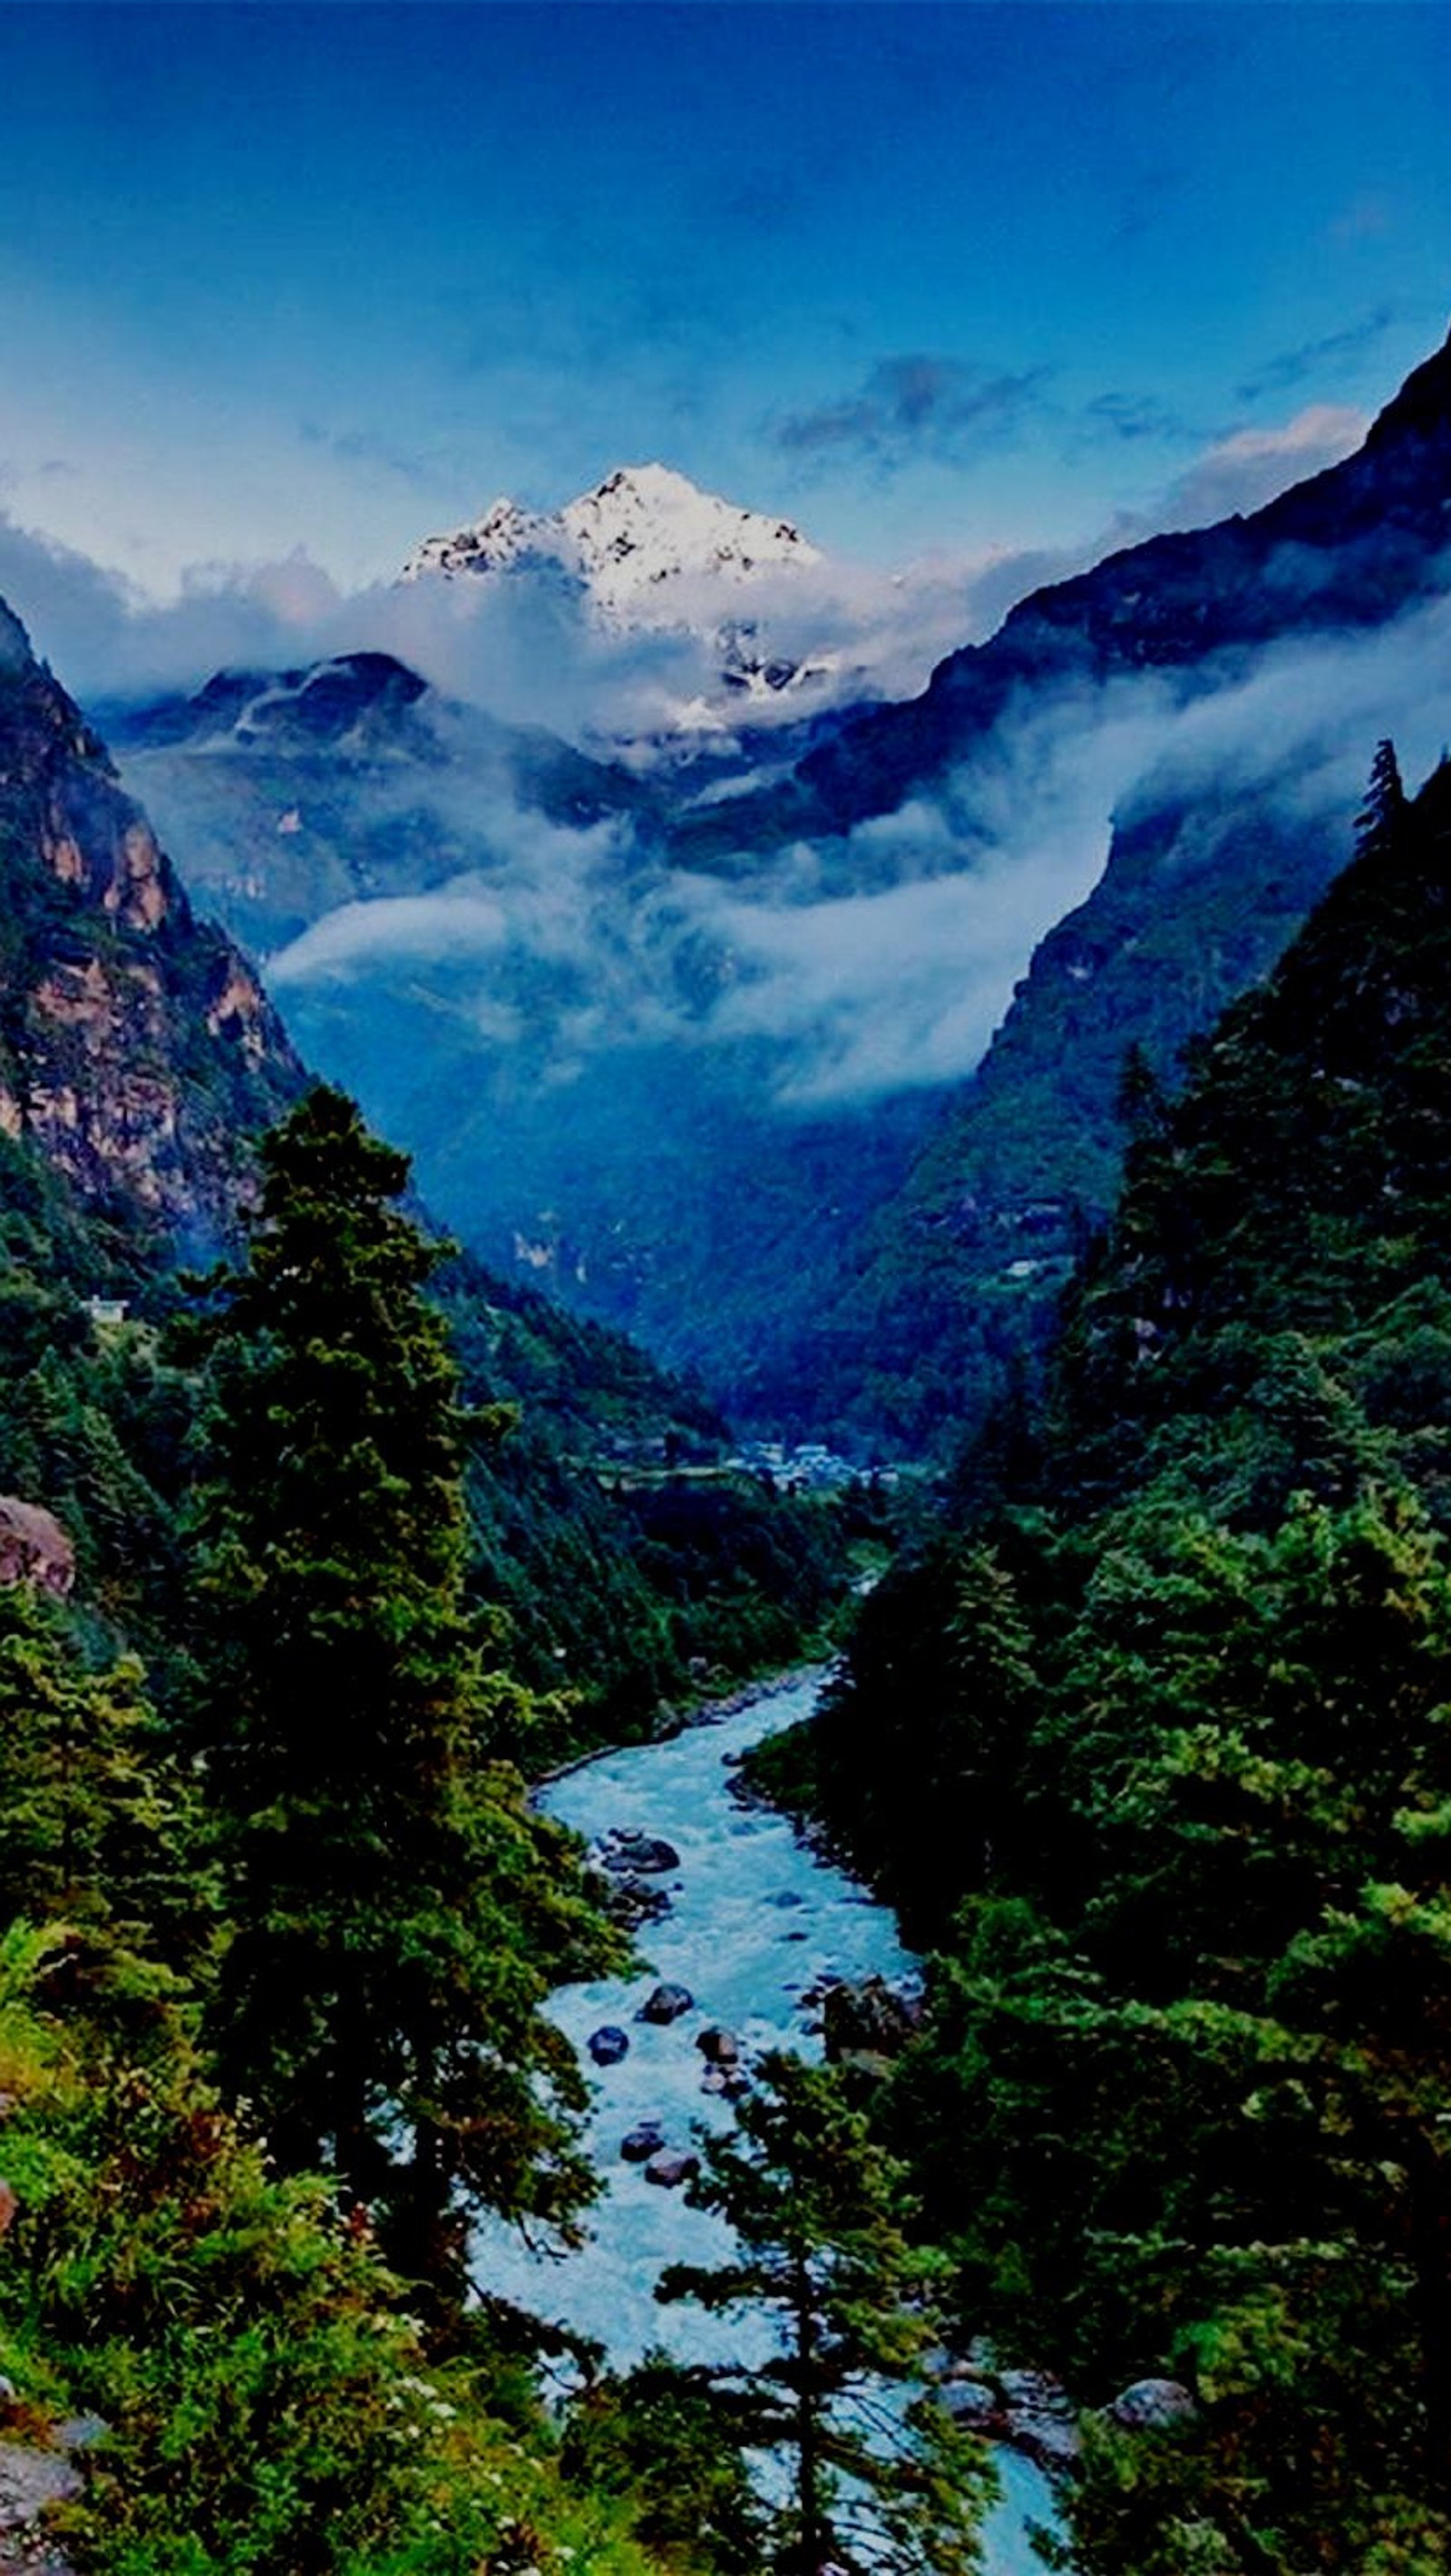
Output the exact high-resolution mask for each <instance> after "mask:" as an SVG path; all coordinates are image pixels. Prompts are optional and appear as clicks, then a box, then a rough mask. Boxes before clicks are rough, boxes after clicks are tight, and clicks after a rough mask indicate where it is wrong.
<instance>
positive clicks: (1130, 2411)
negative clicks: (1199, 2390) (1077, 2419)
mask: <svg viewBox="0 0 1451 2576" xmlns="http://www.w3.org/2000/svg"><path fill="white" fill-rule="evenodd" d="M1104 2412H1105V2414H1106V2415H1107V2417H1108V2419H1109V2422H1110V2423H1111V2424H1121V2425H1122V2426H1123V2428H1124V2431H1125V2432H1126V2433H1165V2432H1170V2431H1172V2430H1173V2429H1175V2428H1176V2427H1177V2426H1179V2425H1181V2424H1188V2423H1191V2422H1192V2421H1193V2419H1194V2417H1195V2416H1196V2415H1197V2414H1198V2412H1199V2409H1198V2407H1197V2406H1196V2404H1195V2402H1194V2399H1193V2397H1192V2396H1191V2394H1190V2392H1189V2390H1188V2389H1187V2388H1186V2387H1185V2386H1184V2383H1183V2381H1182V2380H1179V2379H1136V2380H1135V2381H1134V2382H1133V2385H1132V2386H1131V2387H1129V2388H1124V2389H1121V2390H1120V2391H1119V2394H1118V2396H1117V2397H1116V2398H1115V2399H1114V2401H1113V2404H1112V2405H1111V2406H1108V2407H1105V2409H1104Z"/></svg>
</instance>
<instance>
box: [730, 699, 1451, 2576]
mask: <svg viewBox="0 0 1451 2576" xmlns="http://www.w3.org/2000/svg"><path fill="white" fill-rule="evenodd" d="M1448 995H1451V767H1448V766H1447V765H1446V764H1444V763H1443V765H1442V767H1441V768H1440V769H1439V770H1438V771H1437V773H1436V774H1435V776H1434V777H1433V778H1432V779H1431V780H1430V782H1429V784H1428V785H1427V786H1426V787H1425V788H1424V790H1423V791H1422V793H1421V794H1420V795H1419V796H1418V797H1417V798H1416V799H1415V800H1414V802H1408V801H1407V799H1406V798H1405V796H1404V795H1403V793H1402V789H1401V785H1400V780H1399V777H1398V775H1397V772H1396V766H1395V760H1394V754H1393V753H1392V751H1391V749H1390V746H1389V745H1383V746H1382V748H1381V751H1380V753H1379V754H1378V756H1377V760H1376V765H1375V770H1374V774H1373V778H1372V784H1371V791H1370V795H1369V798H1368V802H1367V807H1366V811H1365V813H1364V815H1363V817H1362V818H1361V823H1360V828H1359V835H1358V846H1357V851H1356V855H1355V857H1354V859H1353V862H1352V864H1351V865H1350V866H1349V867H1348V868H1347V870H1346V871H1345V873H1344V875H1343V876H1342V877H1341V878H1340V879H1339V880H1338V881H1337V883H1336V884H1335V886H1334V887H1333V889H1332V891H1331V893H1330V894H1329V896H1328V897H1327V898H1326V899H1325V901H1324V902H1323V903H1322V905H1321V906H1320V908H1319V910H1318V911H1317V912H1316V913H1315V915H1314V916H1313V917H1312V919H1311V921H1310V923H1309V924H1308V926H1307V927H1306V929H1305V930H1304V932H1303V933H1302V934H1301V936H1300V937H1299V938H1298V939H1297V941H1296V942H1295V944H1294V946H1293V947H1292V949H1291V950H1290V951H1289V953H1288V954H1287V956H1286V958H1285V960H1284V961H1283V964H1282V966H1281V968H1280V969H1279V971H1278V972H1277V974H1276V975H1275V976H1274V977H1273V979H1272V980H1271V981H1270V983H1269V984H1268V985H1267V986H1265V987H1263V988H1261V989H1260V990H1258V991H1257V992H1255V993H1254V994H1252V995H1250V996H1248V997H1247V998H1246V999H1244V1000H1243V1001H1242V1002H1240V1003H1239V1004H1237V1005H1236V1006H1235V1007H1234V1008H1233V1009H1232V1010H1231V1011H1230V1013H1229V1014H1228V1015H1227V1017H1226V1019H1225V1020H1224V1021H1223V1022H1222V1023H1221V1025H1220V1027H1219V1029H1218V1031H1217V1032H1216V1034H1215V1035H1214V1036H1213V1037H1212V1038H1211V1039H1210V1040H1209V1041H1208V1042H1207V1043H1205V1044H1204V1045H1202V1046H1201V1047H1200V1048H1199V1049H1198V1051H1197V1052H1196V1054H1195V1056H1194V1058H1193V1060H1192V1063H1191V1066H1190V1070H1189V1077H1188V1080H1187V1085H1186V1088H1185V1089H1184V1091H1183V1094H1182V1096H1181V1097H1179V1098H1178V1099H1176V1100H1172V1101H1171V1100H1168V1099H1166V1098H1165V1097H1164V1096H1163V1095H1162V1094H1161V1093H1160V1091H1159V1090H1158V1088H1157V1086H1156V1085H1155V1084H1154V1083H1153V1082H1152V1081H1151V1080H1149V1079H1148V1078H1147V1077H1146V1076H1144V1074H1143V1073H1142V1071H1141V1070H1139V1069H1138V1068H1133V1067H1131V1068H1130V1077H1129V1087H1130V1091H1131V1094H1132V1105H1133V1108H1134V1114H1135V1125H1136V1138H1137V1141H1136V1143H1135V1146H1134V1148H1133V1151H1132V1154H1131V1157H1130V1162H1129V1170H1128V1178H1127V1183H1126V1188H1125V1192H1124V1196H1123V1200H1122V1203H1121V1207H1120V1210H1119V1213H1118V1216H1117V1218H1116V1220H1115V1222H1114V1224H1113V1227H1112V1229H1111V1231H1110V1233H1109V1235H1108V1237H1107V1239H1106V1240H1105V1241H1104V1242H1103V1243H1102V1244H1100V1245H1099V1246H1098V1247H1097V1248H1096V1249H1095V1250H1094V1252H1093V1253H1092V1254H1091V1255H1090V1256H1089V1257H1088V1259H1087V1260H1086V1261H1085V1262H1084V1264H1083V1265H1082V1266H1081V1267H1080V1270H1079V1273H1078V1276H1077V1279H1076V1282H1075V1284H1074V1286H1073V1288H1072V1291H1071V1293H1070V1296H1069V1299H1068V1305H1067V1312H1066V1317H1065V1321H1064V1328H1063V1332H1062V1338H1061V1341H1060V1344H1059V1347H1058V1352H1057V1357H1056V1362H1055V1364H1054V1367H1053V1371H1052V1375H1051V1380H1050V1384H1049V1388H1048V1392H1047V1395H1046V1397H1045V1398H1044V1400H1043V1401H1042V1402H1041V1403H1035V1404H1033V1405H1027V1404H1020V1405H1016V1406H1008V1407H1005V1408H1003V1410H1002V1412H1001V1413H1000V1415H999V1417H998V1419H997V1421H996V1422H995V1424H994V1426H993V1428H992V1430H991V1432H990V1434H989V1435H988V1436H987V1437H986V1438H985V1439H984V1440H983V1441H982V1442H981V1443H980V1445H979V1449H978V1452H977V1454H976V1457H975V1459H974V1460H973V1461H972V1462H971V1464H970V1468H969V1472H968V1473H967V1475H966V1477H965V1479H964V1498H965V1499H964V1508H963V1512H962V1516H961V1524H960V1526H959V1527H958V1528H957V1530H956V1531H955V1533H954V1534H953V1535H952V1536H951V1537H950V1538H944V1539H943V1540H942V1541H941V1542H940V1543H939V1544H937V1545H936V1546H935V1547H934V1548H933V1549H931V1550H930V1551H929V1552H928V1553H927V1555H926V1556H925V1557H922V1558H920V1559H919V1560H918V1561H917V1562H916V1563H914V1564H912V1565H910V1566H904V1567H902V1568H901V1569H900V1570H898V1571H897V1572H896V1573H895V1574H893V1575H892V1576H891V1577H889V1578H888V1579H887V1580H886V1581H885V1582H884V1583H883V1584H882V1585H881V1587H880V1589H879V1590H878V1591H877V1593H876V1594H875V1595H874V1596H873V1598H872V1599H871V1600H870V1601H869V1602H868V1603H867V1604H866V1606H865V1608H864V1611H863V1615H862V1618H861V1622H860V1628H859V1632H858V1635H857V1639H856V1642H855V1644H854V1646H853V1648H852V1651H851V1655H850V1660H849V1665H848V1668H847V1671H846V1673H845V1675H844V1677H843V1679H842V1681H841V1683H840V1685H839V1687H838V1688H837V1689H836V1690H835V1691H834V1693H833V1694H832V1695H831V1697H830V1699H829V1701H828V1703H827V1706H826V1709H825V1712H824V1714H823V1717H822V1719H821V1721H820V1723H819V1725H818V1726H817V1727H815V1728H814V1729H813V1730H811V1731H810V1732H807V1733H802V1732H799V1731H798V1733H797V1734H796V1735H795V1736H793V1737H788V1738H785V1739H782V1741H781V1742H780V1744H779V1745H778V1746H777V1747H776V1748H775V1750H774V1752H773V1754H772V1755H771V1757H770V1761H769V1764H768V1766H767V1768H768V1771H769V1775H770V1777H771V1778H772V1779H773V1780H774V1782H775V1784H776V1786H777V1787H778V1788H780V1789H783V1790H784V1791H785V1793H786V1794H787V1795H789V1796H791V1797H793V1798H794V1799H796V1801H797V1802H798V1803H800V1804H801V1805H803V1806H805V1807H807V1808H809V1809H812V1810H813V1811H814V1812H815V1813H816V1814H817V1815H818V1816H819V1817H822V1818H824V1819H825V1821H826V1823H827V1825H828V1828H829V1830H831V1831H832V1832H833V1833H834V1834H835V1835H836V1836H837V1838H838V1839H839V1840H840V1841H841V1842H842V1844H843V1845H844V1846H845V1847H846V1849H847V1850H848V1851H849V1852H850V1853H851V1854H852V1856H853V1857H854V1858H856V1859H857V1860H858V1861H859V1862H860V1863H862V1864H863V1865H865V1866H866V1867H868V1868H869V1869H870V1870H871V1871H872V1872H873V1874H874V1875H875V1876H876V1878H877V1880H878V1882H879V1884H880V1885H881V1886H882V1887H883V1888H884V1890H886V1891H887V1892H888V1893H890V1894H891V1895H892V1896H893V1897H894V1898H895V1900H896V1901H897V1902H898V1904H899V1905H900V1906H901V1908H902V1910H903V1912H904V1915H905V1918H906V1921H907V1923H908V1926H909V1928H910V1929H911V1930H912V1931H913V1932H914V1933H915V1935H916V1936H917V1938H918V1939H919V1940H921V1941H924V1942H929V1943H931V1944H933V1945H934V1946H935V1948H936V1951H937V1957H936V1959H935V1962H934V1965H933V1968H932V1972H931V1978H930V1986H929V1998H928V2009H927V2016H926V2023H925V2028H924V2031H923V2034H922V2037H921V2039H920V2041H919V2042H918V2043H917V2044H916V2045H915V2046H914V2047H913V2048H912V2049H911V2050H910V2051H909V2052H908V2054H907V2056H906V2057H905V2058H904V2059H903V2061H902V2062H901V2064H900V2065H899V2067H898V2068H897V2070H896V2072H895V2074H894V2076H893V2078H892V2080H891V2082H890V2085H889V2086H888V2087H887V2088H886V2089H885V2092H884V2096H883V2101H882V2108H881V2120H882V2124H883V2126H884V2129H885V2133H886V2135H887V2136H888V2137H889V2139H890V2140H891V2141H892V2143H894V2144H895V2145H896V2146H897V2147H898V2148H899V2149H900V2150H902V2151H904V2152H906V2153H907V2154H908V2155H909V2157H910V2160H911V2163H912V2167H913V2170H914V2174H915V2177H916V2179H917V2182H918V2185H919V2187H920V2189H921V2191H922V2193H923V2198H924V2203H925V2210H926V2219H927V2223H928V2225H929V2227H930V2229H931V2231H932V2232H933V2233H934V2234H935V2235H936V2236H937V2237H938V2239H939V2240H940V2241H944V2242H946V2243H948V2244H949V2245H950V2247H951V2249H952V2257H953V2261H954V2265H955V2271H956V2285H957V2286H956V2299H957V2305H958V2309H959V2315H960V2320H961V2323H962V2326H963V2328H964V2330H965V2331H968V2332H986V2333H987V2334H989V2335H990V2336H991V2338H992V2339H993V2342H994V2344H995V2345H996V2347H997V2348H998V2350H999V2352H1000V2354H1001V2355H1002V2356H1003V2357H1004V2358H1011V2359H1013V2360H1016V2361H1026V2362H1031V2363H1037V2364H1042V2365H1049V2366H1053V2367H1056V2368H1057V2369H1058V2370H1060V2371H1061V2372H1062V2374H1063V2376H1064V2377H1065V2378H1066V2380H1067V2381H1068V2383H1069V2385H1070V2386H1071V2387H1072V2388H1073V2389H1074V2390H1075V2392H1076V2393H1077V2394H1078V2395H1079V2397H1080V2398H1081V2400H1082V2401H1083V2402H1084V2403H1085V2405H1086V2406H1088V2408H1089V2409H1090V2412H1089V2414H1088V2415H1087V2417H1086V2418H1085V2448H1084V2457H1083V2464H1082V2468H1081V2472H1080V2474H1079V2476H1078V2477H1077V2479H1076V2480H1075V2481H1074V2482H1073V2484H1072V2486H1071V2488H1070V2490H1069V2495H1068V2510H1069V2514H1070V2519H1071V2525H1072V2535H1073V2551H1074V2564H1075V2566H1077V2567H1078V2568H1079V2569H1080V2570H1082V2571H1083V2576H1186V2571H1189V2570H1193V2571H1195V2576H1201V2571H1202V2572H1203V2576H1209V2571H1214V2576H1221V2571H1222V2576H1231V2571H1233V2576H1259V2571H1266V2576H1268V2571H1274V2576H1309V2571H1312V2570H1320V2569H1335V2570H1344V2571H1349V2570H1352V2569H1353V2570H1355V2571H1357V2576H1422V2571H1424V2576H1431V2571H1432V2570H1439V2569H1442V2568H1444V2567H1445V2566H1446V2565H1447V2564H1448V2563H1451V2126H1448V2105H1451V1714H1448V1712H1451V1556H1448V1535H1451V1002H1448ZM1164 2376H1168V2377H1170V2378H1172V2379H1174V2380H1176V2381H1178V2382H1180V2383H1182V2384H1183V2385H1184V2387H1186V2388H1187V2389H1188V2391H1189V2392H1190V2395H1191V2396H1192V2399H1193V2412H1192V2414H1191V2415H1188V2416H1186V2417H1185V2418H1184V2419H1183V2420H1181V2421H1179V2422H1177V2423H1176V2424H1175V2425H1173V2426H1172V2427H1167V2426H1166V2427H1164V2428H1162V2429H1160V2430H1159V2431H1157V2432H1136V2433H1128V2432H1124V2431H1121V2430H1118V2429H1116V2428H1115V2427H1114V2426H1113V2425H1112V2424H1111V2423H1109V2422H1108V2421H1107V2420H1106V2419H1105V2418H1103V2417H1102V2416H1100V2415H1099V2414H1097V2413H1096V2412H1094V2411H1092V2410H1094V2409H1096V2408H1098V2407H1100V2406H1102V2405H1103V2404H1104V2402H1105V2401H1106V2400H1107V2399H1108V2398H1109V2397H1110V2396H1111V2395H1112V2394H1113V2392H1114V2391H1115V2390H1116V2389H1118V2388H1121V2387H1122V2386H1123V2384H1124V2382H1125V2381H1131V2380H1134V2379H1138V2378H1142V2377H1164Z"/></svg>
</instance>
